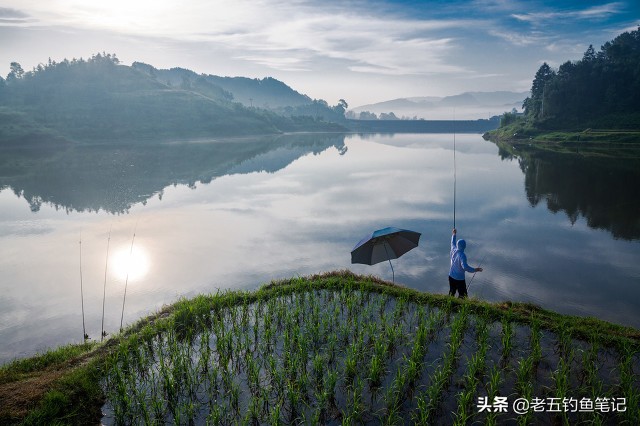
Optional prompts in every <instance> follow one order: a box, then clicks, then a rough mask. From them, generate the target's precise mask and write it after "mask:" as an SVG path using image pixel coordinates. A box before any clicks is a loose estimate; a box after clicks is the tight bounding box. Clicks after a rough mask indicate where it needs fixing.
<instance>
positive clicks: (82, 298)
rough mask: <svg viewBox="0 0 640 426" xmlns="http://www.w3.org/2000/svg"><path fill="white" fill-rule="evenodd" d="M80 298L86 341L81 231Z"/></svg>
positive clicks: (85, 339) (83, 332)
mask: <svg viewBox="0 0 640 426" xmlns="http://www.w3.org/2000/svg"><path fill="white" fill-rule="evenodd" d="M80 300H81V304H82V337H83V341H84V342H86V341H87V339H88V338H89V335H88V334H87V329H86V328H85V324H84V291H83V288H82V232H81V233H80Z"/></svg>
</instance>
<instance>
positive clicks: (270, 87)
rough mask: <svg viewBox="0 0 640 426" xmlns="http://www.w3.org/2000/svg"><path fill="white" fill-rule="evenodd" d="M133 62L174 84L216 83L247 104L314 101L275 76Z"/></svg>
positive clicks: (271, 105)
mask: <svg viewBox="0 0 640 426" xmlns="http://www.w3.org/2000/svg"><path fill="white" fill-rule="evenodd" d="M131 66H132V67H133V68H135V69H137V70H140V71H143V72H145V73H146V74H148V75H150V76H152V77H153V78H155V79H156V80H157V81H158V82H161V83H165V84H167V85H168V86H172V87H184V86H185V85H191V84H193V83H194V82H197V81H200V83H201V84H202V83H207V84H209V85H212V86H216V87H217V88H218V89H219V90H221V91H222V92H224V93H222V92H221V93H220V95H221V96H225V95H226V98H227V99H228V100H233V101H235V102H240V103H241V104H243V105H244V106H250V107H259V108H266V109H276V108H281V107H287V106H291V107H295V106H299V105H308V104H311V103H313V100H312V99H311V98H310V97H308V96H307V95H303V94H300V93H299V92H297V91H295V90H293V89H292V88H291V87H289V86H287V85H286V84H285V83H283V82H281V81H279V80H276V79H275V78H272V77H266V78H263V79H257V78H246V77H220V76H216V75H205V74H202V75H201V74H196V73H195V72H193V71H191V70H186V69H183V68H171V69H168V70H166V69H164V70H163V69H156V68H154V67H153V66H151V65H148V64H144V63H141V62H134V63H133V64H132V65H131Z"/></svg>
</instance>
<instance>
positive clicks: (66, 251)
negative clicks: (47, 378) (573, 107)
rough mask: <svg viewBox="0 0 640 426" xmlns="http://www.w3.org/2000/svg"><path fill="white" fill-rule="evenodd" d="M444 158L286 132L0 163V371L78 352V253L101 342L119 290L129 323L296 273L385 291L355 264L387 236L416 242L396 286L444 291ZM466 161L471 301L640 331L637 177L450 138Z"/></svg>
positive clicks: (424, 141)
mask: <svg viewBox="0 0 640 426" xmlns="http://www.w3.org/2000/svg"><path fill="white" fill-rule="evenodd" d="M452 148H453V135H442V134H440V135H424V134H420V135H417V134H416V135H395V136H389V135H387V136H385V135H375V136H373V135H368V136H358V135H304V136H300V135H289V136H284V137H271V138H262V139H254V140H243V141H200V142H198V143H193V142H175V143H171V144H163V145H158V146H152V145H141V146H139V147H136V148H132V147H122V146H120V147H115V148H110V147H104V146H101V147H90V146H83V147H75V148H74V147H71V148H68V149H67V150H66V151H65V152H64V153H34V152H14V153H12V154H11V155H12V156H13V158H11V159H9V158H8V157H6V156H5V157H4V158H5V160H3V161H2V162H1V164H0V166H1V167H2V173H0V176H2V177H1V178H0V188H2V189H1V190H0V342H2V345H1V346H0V362H5V361H8V360H10V359H12V358H14V357H23V356H28V355H31V354H33V353H35V352H37V351H42V350H45V349H46V348H48V347H51V346H56V345H60V344H65V343H71V342H80V341H81V339H82V317H81V299H80V262H79V260H80V250H82V278H83V290H84V307H85V315H86V319H85V321H86V325H87V333H88V334H89V335H90V336H91V337H92V338H93V339H99V338H100V326H101V315H102V295H103V291H105V294H106V299H105V329H106V331H107V332H108V333H115V332H117V331H118V328H119V324H120V315H121V313H122V298H123V294H124V287H125V282H126V284H127V299H126V306H125V311H124V322H125V324H130V323H132V322H134V321H135V320H137V319H138V318H140V317H141V316H143V315H146V314H149V313H152V312H154V311H156V310H157V309H159V308H160V307H161V306H162V305H163V304H169V303H172V302H174V301H175V300H177V299H178V298H179V297H182V296H186V297H189V296H193V295H195V294H198V293H202V292H205V293H208V292H216V291H217V290H218V289H221V290H224V289H240V288H241V289H252V288H256V287H258V286H260V285H261V284H264V283H267V282H269V281H270V280H276V279H281V278H288V277H291V276H296V275H307V274H313V273H318V272H324V271H330V270H336V269H343V268H348V269H351V270H352V271H354V272H356V273H363V274H374V275H378V276H380V277H382V278H384V279H388V280H391V269H390V268H389V264H388V263H380V264H378V265H374V266H366V265H351V264H350V251H351V249H352V248H353V246H354V245H355V244H356V243H357V242H358V241H359V240H360V239H361V238H362V237H363V236H365V235H366V234H368V233H370V232H372V231H373V230H376V229H380V228H384V227H386V226H396V227H399V228H405V229H411V230H414V231H418V232H421V233H422V237H421V240H420V246H419V247H418V248H416V249H414V250H412V251H410V252H409V253H407V254H405V255H404V256H403V257H401V258H400V259H398V260H394V261H393V264H394V269H395V279H396V282H397V283H400V284H403V285H406V286H409V287H413V288H417V289H420V290H425V291H430V292H435V293H446V292H447V291H448V284H447V273H448V268H449V259H448V253H449V239H450V236H451V228H452V226H453V180H454V174H453V150H452ZM456 149H457V151H456V161H457V199H456V226H457V228H458V230H459V235H460V237H462V238H465V239H466V240H467V243H468V245H467V247H468V248H467V250H466V251H467V256H468V258H469V262H470V264H471V265H472V266H476V265H478V263H482V267H483V268H484V269H485V271H484V272H482V273H478V274H477V275H476V276H475V277H474V278H473V281H472V282H471V285H470V291H469V292H470V295H471V296H475V297H479V298H482V299H487V300H492V301H500V300H513V301H523V302H532V303H536V304H538V305H540V306H542V307H544V308H547V309H553V310H557V311H559V312H562V313H568V314H574V315H581V316H595V317H599V318H602V319H606V320H609V321H613V322H616V323H620V324H625V325H632V326H635V327H640V314H639V312H640V309H639V308H640V289H639V288H638V286H637V285H634V284H635V283H637V282H638V281H639V278H640V265H639V264H638V263H637V259H638V258H640V242H639V241H640V240H639V238H640V232H639V229H638V224H637V211H638V210H637V204H634V203H637V201H634V197H635V200H637V199H640V196H637V195H638V194H637V191H638V189H637V188H638V187H640V182H639V176H638V172H637V170H639V168H638V167H635V166H634V165H633V164H630V165H629V164H626V163H625V164H622V165H621V164H620V163H616V164H612V163H610V162H608V161H606V160H602V161H596V160H593V161H592V160H590V159H585V158H582V157H566V156H565V157H562V156H557V157H555V156H548V155H547V156H543V157H540V156H537V155H536V154H535V153H526V154H525V153H522V154H521V155H515V156H514V154H513V153H508V152H505V150H504V149H503V148H499V147H497V146H496V145H495V144H493V143H491V142H486V141H484V140H482V138H481V137H480V135H457V136H456ZM14 160H15V161H14ZM583 175H584V176H591V177H592V178H591V179H592V180H590V181H588V182H586V183H585V181H584V179H580V178H579V177H580V176H583ZM571 176H573V177H575V178H576V179H575V180H572V179H571V178H570V177H571ZM616 185H617V186H616ZM634 194H635V195H634ZM110 230H111V231H110ZM109 232H111V233H110V240H109V243H110V246H109V262H108V264H107V265H106V266H107V269H106V272H107V280H106V287H105V285H104V284H105V263H106V254H107V241H108V237H109ZM134 232H135V240H134V241H133V249H132V248H131V247H132V240H133V234H134ZM80 239H81V241H82V244H81V245H80V244H79V242H80ZM80 247H81V248H80ZM470 280H471V275H468V277H467V282H468V283H469V282H470ZM105 289H106V290H105Z"/></svg>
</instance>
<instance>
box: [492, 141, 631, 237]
mask: <svg viewBox="0 0 640 426" xmlns="http://www.w3.org/2000/svg"><path fill="white" fill-rule="evenodd" d="M498 146H499V148H500V156H501V158H510V159H511V158H515V159H517V160H518V162H519V164H520V168H521V169H522V172H523V173H524V175H525V190H526V196H527V199H528V200H529V202H530V203H531V205H532V206H537V205H538V204H540V203H546V206H547V208H548V209H549V210H550V211H552V212H553V213H557V212H560V211H563V212H565V214H566V215H567V217H568V219H569V221H570V222H571V223H572V224H574V223H575V222H576V221H577V220H578V218H579V217H584V218H585V219H586V221H587V225H588V226H589V227H591V228H595V229H603V230H607V231H609V232H611V234H613V236H614V237H615V238H623V239H627V240H637V239H640V215H639V214H638V212H640V150H637V149H636V151H635V152H633V151H631V150H626V151H625V152H624V153H623V155H622V156H619V157H618V158H610V157H607V156H603V155H594V153H585V152H584V150H583V152H577V153H576V152H572V153H558V152H552V151H548V150H541V149H536V148H534V147H529V146H527V145H518V146H517V148H514V147H513V146H511V145H508V144H504V143H501V144H498ZM585 154H586V155H585ZM619 154H620V153H619Z"/></svg>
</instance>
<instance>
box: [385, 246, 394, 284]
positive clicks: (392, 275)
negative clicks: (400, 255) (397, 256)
mask: <svg viewBox="0 0 640 426" xmlns="http://www.w3.org/2000/svg"><path fill="white" fill-rule="evenodd" d="M384 252H385V253H387V260H388V261H389V266H391V277H392V280H393V283H394V284H395V282H396V273H395V272H394V271H393V265H392V264H391V258H390V257H389V252H388V251H387V242H386V241H385V242H384Z"/></svg>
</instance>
